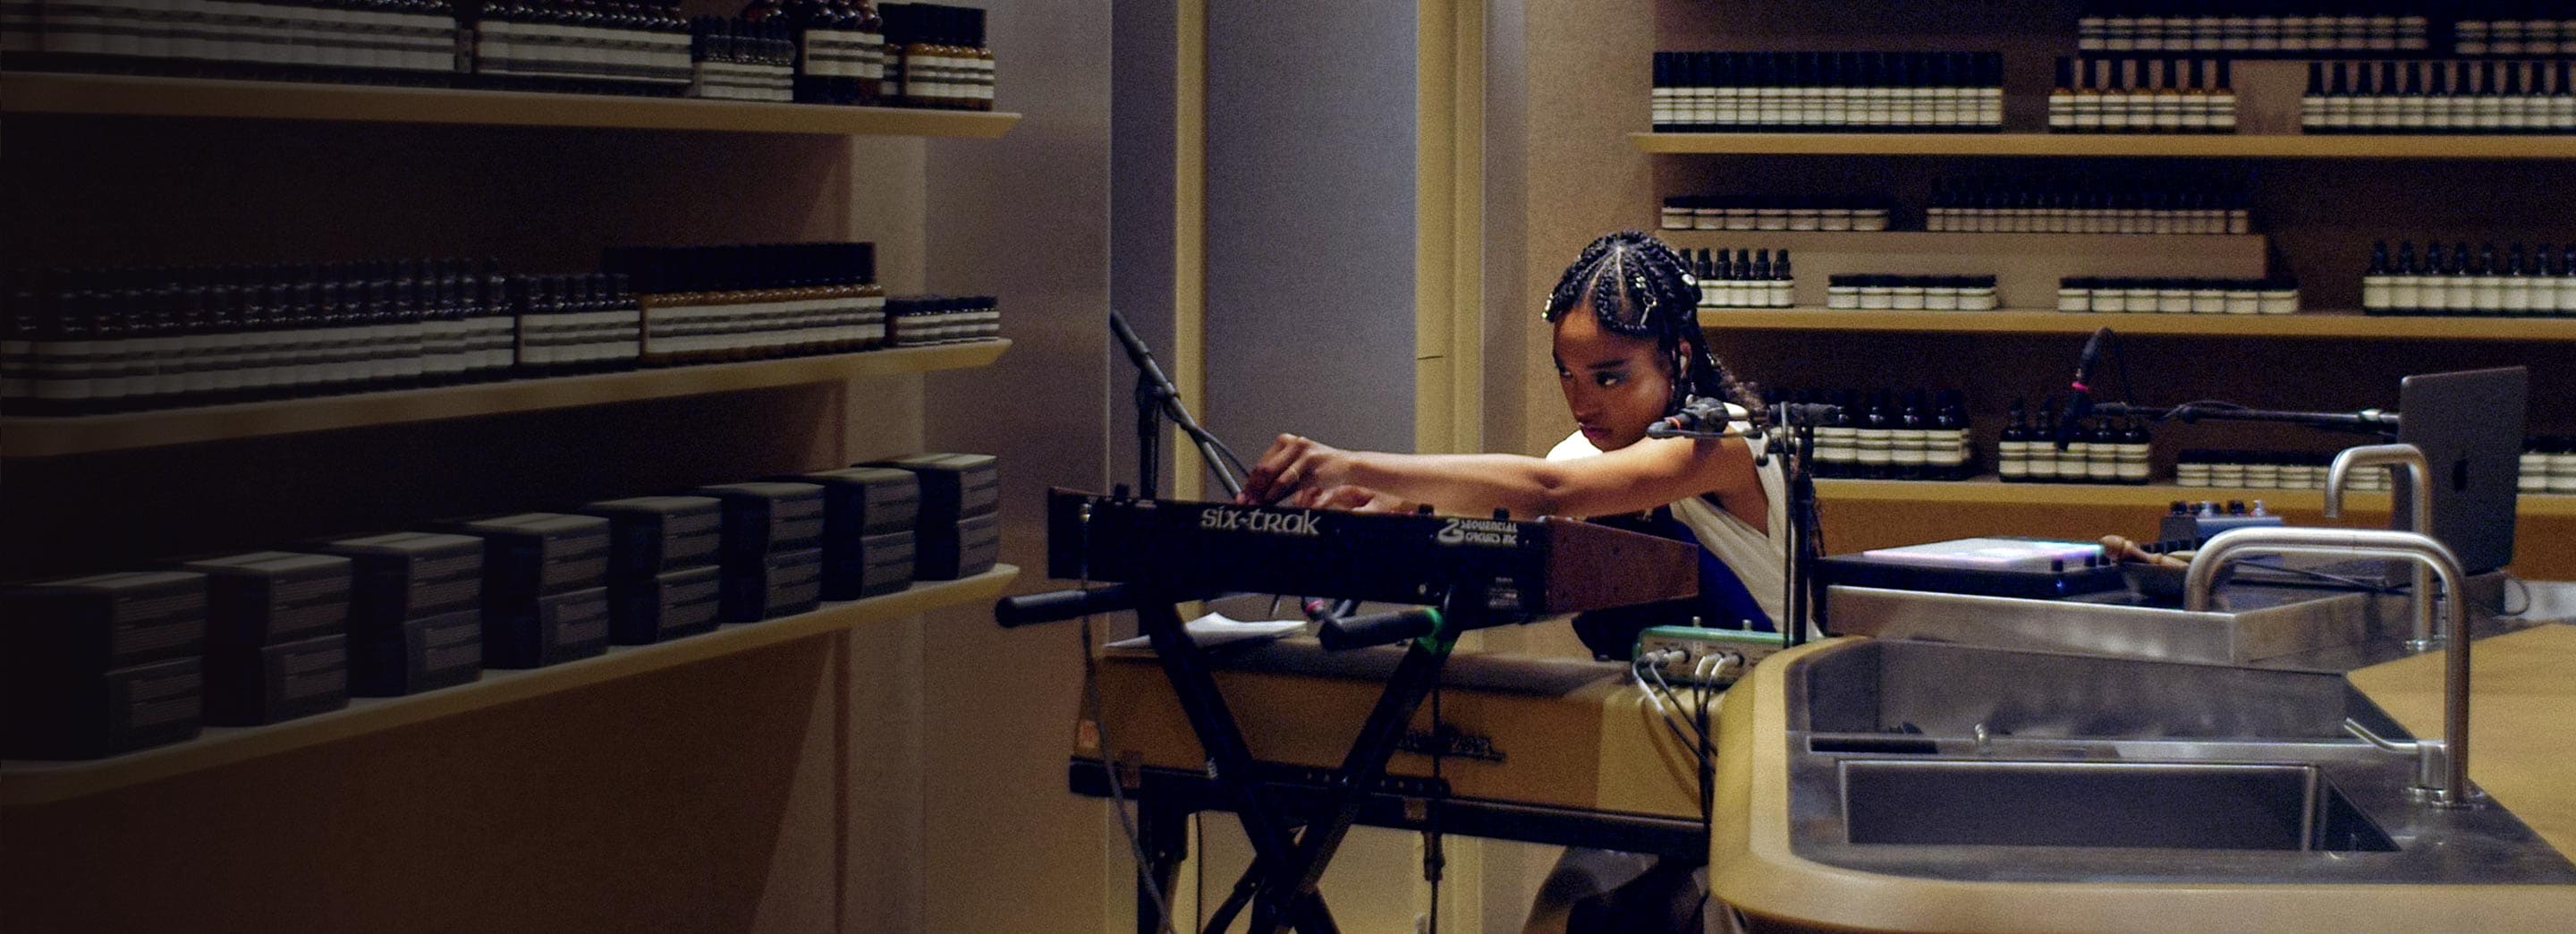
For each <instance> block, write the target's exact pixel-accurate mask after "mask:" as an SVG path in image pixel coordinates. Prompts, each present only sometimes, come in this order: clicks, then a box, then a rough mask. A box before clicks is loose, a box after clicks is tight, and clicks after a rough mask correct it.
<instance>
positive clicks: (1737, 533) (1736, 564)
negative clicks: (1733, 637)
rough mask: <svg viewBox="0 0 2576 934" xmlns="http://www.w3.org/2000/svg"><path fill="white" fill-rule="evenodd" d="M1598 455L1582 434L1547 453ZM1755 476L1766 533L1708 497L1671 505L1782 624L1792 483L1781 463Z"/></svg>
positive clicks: (1734, 410)
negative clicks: (1783, 547) (1784, 556)
mask: <svg viewBox="0 0 2576 934" xmlns="http://www.w3.org/2000/svg"><path fill="white" fill-rule="evenodd" d="M1726 410H1727V412H1728V414H1730V415H1743V414H1745V412H1744V409H1743V408H1742V407H1739V406H1736V405H1734V404H1732V403H1730V404H1728V405H1727V407H1726ZM1731 427H1733V428H1735V429H1736V430H1739V431H1740V430H1743V429H1746V428H1749V427H1752V426H1751V425H1750V424H1749V423H1746V422H1734V423H1732V425H1731ZM1744 443H1745V444H1746V445H1747V446H1749V447H1751V448H1752V449H1753V453H1754V455H1755V456H1757V457H1758V456H1760V455H1761V454H1762V452H1763V450H1764V449H1765V448H1766V447H1767V446H1768V444H1769V440H1768V439H1766V438H1746V439H1744ZM1600 453H1601V450H1600V449H1599V448H1595V447H1593V446H1592V442H1590V441H1586V440H1584V438H1583V433H1582V432H1579V431H1578V432H1575V433H1574V434H1573V435H1572V436H1570V437H1568V438H1566V439H1565V440H1564V441H1560V442H1557V445H1556V447H1555V448H1554V449H1553V450H1550V451H1548V452H1547V459H1548V460H1552V461H1561V460H1573V459H1575V458H1578V457H1592V456H1596V455H1598V454H1600ZM1754 473H1755V475H1756V476H1757V477H1759V478H1760V479H1761V481H1762V499H1763V517H1764V521H1763V527H1761V528H1755V527H1754V526H1753V524H1752V523H1748V522H1746V521H1744V520H1743V519H1740V518H1737V517H1736V515H1735V514H1734V513H1731V512H1728V511H1726V510H1724V509H1720V508H1718V505H1717V503H1716V502H1715V501H1714V500H1711V499H1710V498H1709V497H1707V496H1693V497H1691V498H1689V499H1685V500H1680V501H1677V502H1674V503H1672V504H1671V505H1672V509H1673V518H1675V519H1679V520H1681V523H1682V525H1683V526H1684V527H1687V528H1689V529H1690V530H1691V534H1692V535H1693V536H1695V537H1697V538H1698V539H1699V546H1700V547H1701V548H1704V549H1707V550H1708V553H1709V554H1712V555H1715V556H1717V560H1718V561H1720V562H1722V563H1724V564H1725V565H1726V567H1727V570H1730V571H1734V572H1735V577H1736V579H1738V580H1741V581H1743V582H1744V589H1746V590H1748V591H1751V592H1752V594H1753V600H1754V602H1756V603H1759V604H1761V605H1762V612H1764V613H1768V614H1770V615H1771V619H1772V621H1773V622H1775V623H1779V622H1780V621H1782V620H1786V619H1788V616H1789V609H1788V604H1787V602H1786V601H1787V599H1788V594H1787V593H1786V587H1787V583H1786V582H1787V580H1788V577H1789V573H1788V569H1787V565H1785V564H1784V563H1783V562H1782V555H1781V553H1780V548H1781V543H1782V542H1784V541H1787V540H1788V534H1789V526H1788V521H1789V519H1788V517H1789V498H1788V482H1787V480H1786V479H1785V478H1784V477H1783V476H1782V474H1781V471H1780V462H1779V461H1777V460H1774V461H1771V462H1770V463H1768V464H1766V465H1764V466H1762V467H1759V468H1755V471H1754ZM1712 625H1715V623H1712ZM1730 625H1732V622H1730ZM1782 625H1786V624H1785V623H1782Z"/></svg>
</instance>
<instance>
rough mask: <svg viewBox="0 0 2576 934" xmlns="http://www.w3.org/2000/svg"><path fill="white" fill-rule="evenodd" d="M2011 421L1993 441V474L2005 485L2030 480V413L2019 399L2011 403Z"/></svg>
mask: <svg viewBox="0 0 2576 934" xmlns="http://www.w3.org/2000/svg"><path fill="white" fill-rule="evenodd" d="M2011 419H2012V420H2011V421H2010V422H2007V423H2005V425H2004V429H2003V432H2002V434H2000V435H1998V436H1997V437H1996V441H1995V474H1996V475H1997V476H1998V477H1999V478H2000V479H2002V480H2003V481H2004V482H2005V483H2023V482H2027V481H2029V480H2030V478H2031V477H2030V460H2031V453H2030V411H2029V408H2028V407H2027V406H2026V405H2025V404H2024V403H2023V400H2021V399H2018V398H2016V399H2014V400H2013V401H2012V409H2011Z"/></svg>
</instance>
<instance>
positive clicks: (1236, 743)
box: [1131, 582, 1483, 934]
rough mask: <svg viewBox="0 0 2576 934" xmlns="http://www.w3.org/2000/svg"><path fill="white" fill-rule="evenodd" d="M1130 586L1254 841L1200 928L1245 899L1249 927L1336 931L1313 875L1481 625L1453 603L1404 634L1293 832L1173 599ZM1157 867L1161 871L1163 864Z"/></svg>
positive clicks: (1472, 606)
mask: <svg viewBox="0 0 2576 934" xmlns="http://www.w3.org/2000/svg"><path fill="white" fill-rule="evenodd" d="M1131 586H1138V587H1140V588H1142V590H1143V593H1141V594H1140V599H1139V600H1138V603H1137V606H1136V622H1137V626H1138V628H1139V629H1142V630H1143V631H1144V634H1145V636H1146V639H1147V640H1148V641H1149V642H1150V643H1152V645H1153V647H1154V654H1155V656H1156V657H1157V658H1158V659H1159V660H1160V662H1161V664H1162V667H1163V674H1164V676H1165V677H1166V678H1168V679H1169V680H1170V681H1171V684H1172V691H1173V693H1174V695H1175V696H1177V697H1178V698H1179V700H1180V704H1181V711H1182V713H1183V714H1184V715H1185V716H1186V717H1187V718H1188V720H1189V724H1190V730H1191V732H1193V733H1195V734H1197V736H1198V740H1199V746H1200V748H1201V749H1202V750H1204V751H1205V752H1206V753H1207V757H1208V771H1209V775H1210V778H1211V779H1213V780H1214V781H1215V782H1216V783H1217V784H1218V785H1220V786H1222V787H1224V788H1226V789H1228V791H1229V792H1230V794H1231V796H1232V797H1233V798H1234V801H1235V808H1234V810H1235V813H1236V817H1237V818H1238V819H1239V820H1240V821H1242V823H1243V830H1244V835H1245V836H1246V837H1247V838H1249V839H1250V840H1251V842H1252V850H1253V859H1252V865H1251V866H1250V867H1248V868H1246V869H1245V870H1244V873H1243V875H1242V877H1241V878H1239V879H1238V880H1237V881H1236V882H1235V885H1234V889H1233V891H1232V892H1231V893H1230V894H1228V895H1227V897H1226V900H1225V901H1224V903H1222V904H1221V905H1219V906H1218V908H1217V910H1216V911H1215V912H1214V913H1213V914H1211V915H1210V916H1209V919H1208V925H1207V928H1206V930H1208V931H1212V932H1213V931H1223V930H1225V929H1227V928H1228V927H1231V926H1233V923H1234V919H1235V917H1236V915H1238V914H1240V913H1241V912H1242V911H1243V910H1244V909H1245V908H1246V907H1247V906H1248V907H1250V908H1251V910H1252V930H1254V931H1256V932H1262V934H1268V932H1273V931H1278V930H1281V929H1283V928H1294V929H1296V930H1297V931H1300V932H1303V934H1323V932H1333V931H1338V930H1339V929H1338V928H1337V927H1335V926H1334V924H1333V919H1332V914H1331V912H1330V911H1329V910H1328V909H1327V908H1326V907H1325V905H1324V900H1323V896H1322V895H1321V893H1319V892H1317V891H1316V889H1315V886H1316V883H1317V881H1318V880H1320V879H1322V878H1323V875H1324V867H1325V866H1326V865H1327V864H1328V863H1330V862H1331V861H1332V858H1333V854H1334V852H1335V850H1337V849H1338V848H1339V847H1340V846H1341V843H1342V838H1343V837H1344V836H1345V835H1347V834H1348V833H1349V832H1350V828H1351V825H1352V824H1353V823H1354V822H1355V821H1356V820H1357V819H1358V817H1359V813H1360V808H1361V805H1362V803H1363V802H1364V801H1365V799H1366V798H1367V796H1368V794H1369V793H1370V792H1372V791H1374V790H1376V788H1377V786H1378V784H1379V783H1380V782H1381V781H1382V780H1383V779H1384V778H1385V776H1386V765H1387V760H1388V759H1390V758H1392V757H1393V756H1394V754H1395V752H1396V750H1397V748H1398V746H1399V744H1401V743H1402V742H1403V740H1404V737H1405V733H1406V730H1407V728H1408V727H1409V726H1410V725H1411V723H1412V721H1413V715H1414V712H1415V711H1416V710H1418V709H1420V707H1421V706H1422V701H1423V699H1424V698H1425V697H1427V696H1429V695H1430V693H1431V690H1432V688H1433V687H1434V686H1435V685H1436V684H1437V683H1438V681H1439V679H1440V670H1441V668H1442V666H1444V665H1445V664H1447V662H1448V659H1449V654H1450V650H1451V649H1452V648H1454V647H1455V645H1456V643H1457V633H1459V632H1462V631H1464V630H1466V629H1470V628H1478V627H1477V626H1475V625H1473V623H1471V622H1470V621H1468V620H1464V619H1460V618H1458V616H1457V615H1455V613H1454V612H1453V613H1443V614H1440V615H1439V623H1438V625H1437V626H1436V627H1435V628H1434V629H1433V630H1432V632H1431V633H1430V634H1428V635H1423V636H1419V637H1416V638H1414V639H1412V640H1411V642H1410V644H1409V645H1408V646H1407V647H1406V649H1405V652H1404V658H1403V659H1402V660H1401V661H1399V662H1398V663H1397V664H1396V668H1395V673H1394V674H1393V675H1391V676H1389V677H1388V679H1387V684H1386V688H1385V690H1384V691H1383V692H1381V693H1380V694H1379V695H1378V700H1377V704H1376V706H1375V707H1373V708H1372V709H1371V710H1370V711H1369V715H1368V718H1367V719H1366V720H1364V721H1362V723H1361V725H1360V730H1359V735H1358V737H1357V738H1356V739H1354V740H1353V741H1352V743H1351V748H1350V751H1349V752H1348V753H1346V754H1345V755H1344V756H1343V758H1342V764H1341V766H1340V767H1339V768H1337V769H1335V770H1334V771H1333V773H1332V776H1331V778H1330V779H1329V781H1328V782H1327V785H1326V788H1327V796H1326V798H1325V803H1324V806H1323V807H1322V808H1320V809H1319V810H1318V812H1317V813H1316V814H1314V815H1312V816H1311V817H1310V818H1309V819H1308V820H1306V821H1305V822H1304V832H1303V833H1296V832H1294V828H1295V825H1296V822H1295V821H1293V820H1292V819H1291V818H1290V817H1289V816H1288V815H1287V814H1286V813H1285V812H1284V810H1283V808H1282V807H1281V806H1280V805H1279V803H1278V802H1275V801H1273V800H1271V799H1270V797H1269V796H1268V795H1267V794H1266V793H1265V792H1264V790H1263V788H1262V784H1261V782H1262V777H1263V771H1264V769H1263V766H1262V764H1261V763H1260V762H1259V761H1258V760H1255V759H1254V758H1253V756H1252V750H1251V747H1250V746H1249V745H1247V744H1246V743H1245V742H1244V739H1243V732H1242V730H1241V728H1240V727H1239V726H1238V725H1237V724H1236V723H1235V719H1234V714H1233V712H1232V711H1231V710H1229V709H1228V708H1227V707H1226V704H1225V696H1224V694H1223V692H1221V691H1220V690H1219V689H1218V688H1217V684H1216V678H1215V676H1214V674H1213V672H1212V671H1211V669H1210V667H1209V665H1208V661H1207V656H1206V654H1205V653H1203V652H1202V651H1201V650H1200V649H1199V647H1198V644H1197V642H1195V641H1194V640H1192V639H1191V638H1190V636H1189V633H1188V632H1187V631H1186V630H1185V629H1184V628H1183V626H1182V622H1181V617H1180V613H1179V611H1178V609H1177V608H1176V606H1175V603H1176V601H1175V600H1173V599H1164V598H1168V597H1171V596H1172V595H1171V594H1169V593H1157V592H1155V590H1154V589H1153V588H1152V586H1151V585H1150V584H1144V583H1142V582H1139V583H1137V584H1131ZM1452 603H1453V608H1454V609H1455V610H1457V611H1463V612H1465V613H1470V614H1473V613H1481V612H1482V611H1483V606H1482V600H1481V598H1479V599H1477V600H1472V601H1452ZM1149 835H1150V834H1149ZM1157 849H1161V847H1157ZM1156 871H1157V872H1158V873H1162V874H1164V875H1165V877H1166V878H1168V872H1167V871H1166V870H1165V868H1164V867H1158V868H1157V870H1156Z"/></svg>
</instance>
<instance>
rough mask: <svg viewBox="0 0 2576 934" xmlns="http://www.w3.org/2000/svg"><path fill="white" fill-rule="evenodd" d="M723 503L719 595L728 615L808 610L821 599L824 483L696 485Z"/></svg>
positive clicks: (743, 617) (745, 617) (749, 618)
mask: <svg viewBox="0 0 2576 934" xmlns="http://www.w3.org/2000/svg"><path fill="white" fill-rule="evenodd" d="M696 492H697V494H698V495H700V496H711V497H714V498H716V499H718V500H721V501H723V503H724V541H723V544H722V546H721V547H720V548H719V549H718V551H719V553H720V554H721V555H722V559H723V560H722V564H723V566H724V575H723V577H724V582H723V584H722V585H721V587H720V590H721V595H720V597H719V599H720V600H721V601H722V603H723V607H724V621H725V622H728V623H756V622H759V621H761V620H764V619H774V618H777V617H780V616H788V615H792V614H796V613H803V612H806V611H809V610H812V609H813V608H814V607H815V605H816V604H817V603H819V602H821V600H822V596H823V594H822V587H823V582H822V576H823V549H822V548H821V544H822V540H823V512H824V508H823V507H824V502H823V488H822V487H821V486H819V485H816V484H812V483H785V482H774V481H772V482H757V483H725V484H718V485H715V486H706V487H700V488H698V490H697V491H696Z"/></svg>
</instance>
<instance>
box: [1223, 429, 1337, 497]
mask: <svg viewBox="0 0 2576 934" xmlns="http://www.w3.org/2000/svg"><path fill="white" fill-rule="evenodd" d="M1350 464H1351V453H1350V452H1349V451H1345V450H1342V449H1340V448H1337V447H1334V446H1332V445H1329V444H1325V443H1323V442H1321V441H1317V440H1315V439H1313V438H1308V437H1304V436H1301V435H1280V436H1279V439H1278V440H1276V441H1272V442H1270V450H1268V451H1265V452H1262V455H1261V460H1259V461H1257V462H1255V463H1254V464H1253V465H1252V471H1251V472H1250V473H1247V474H1245V475H1244V477H1243V494H1242V495H1240V496H1237V497H1235V498H1234V501H1235V502H1237V503H1241V504H1244V505H1254V506H1257V505H1267V504H1270V503H1275V502H1278V501H1280V500H1281V499H1285V498H1287V497H1288V496H1290V495H1293V494H1296V493H1298V492H1300V491H1305V490H1329V489H1331V488H1333V487H1337V486H1341V485H1343V483H1344V482H1345V481H1346V480H1347V479H1348V477H1349V473H1350Z"/></svg>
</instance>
